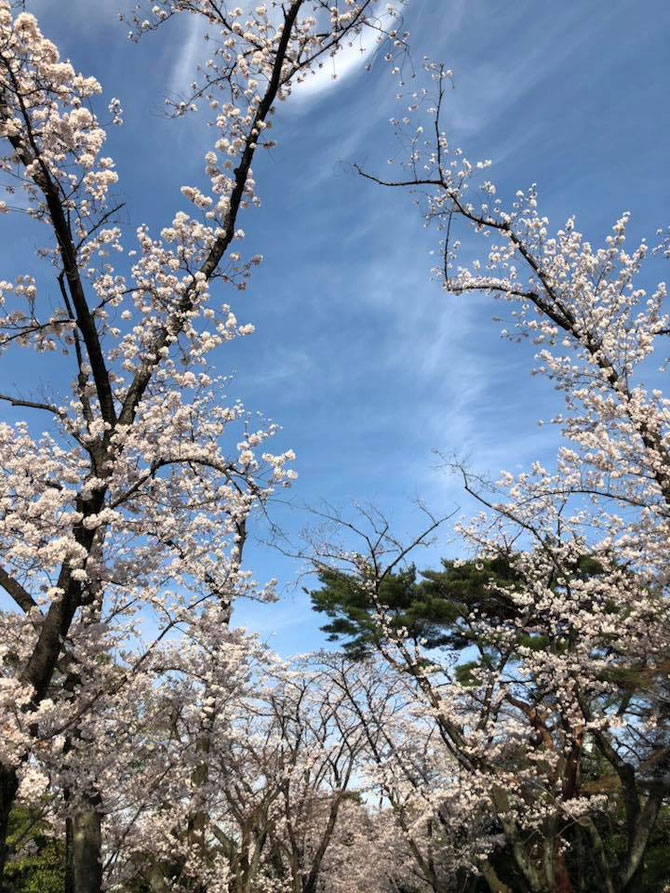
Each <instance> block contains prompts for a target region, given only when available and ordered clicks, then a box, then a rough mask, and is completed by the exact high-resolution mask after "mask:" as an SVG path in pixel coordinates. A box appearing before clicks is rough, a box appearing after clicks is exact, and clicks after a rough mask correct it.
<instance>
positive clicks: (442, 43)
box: [0, 0, 670, 653]
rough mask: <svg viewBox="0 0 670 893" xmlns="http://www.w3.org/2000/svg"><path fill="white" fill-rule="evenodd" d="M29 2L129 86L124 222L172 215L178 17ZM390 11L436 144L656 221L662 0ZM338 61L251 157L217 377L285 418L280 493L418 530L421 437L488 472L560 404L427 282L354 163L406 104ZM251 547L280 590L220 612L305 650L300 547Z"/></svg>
mask: <svg viewBox="0 0 670 893" xmlns="http://www.w3.org/2000/svg"><path fill="white" fill-rule="evenodd" d="M27 8H28V9H30V10H31V11H34V12H35V13H36V14H37V15H38V16H39V18H40V22H41V24H42V27H43V30H44V31H45V33H46V34H48V35H49V36H51V37H52V38H53V39H54V40H55V41H56V42H57V43H58V44H59V46H60V47H61V50H62V53H63V55H64V56H67V57H70V58H71V59H72V61H73V62H74V64H75V66H76V67H77V68H78V69H79V70H81V71H83V72H84V73H86V74H94V75H95V76H96V77H98V79H99V80H100V81H101V82H102V84H103V88H104V91H105V96H106V97H107V98H111V97H112V96H117V97H119V98H120V99H121V101H122V104H123V106H124V108H125V125H124V127H123V128H121V129H120V130H118V131H116V132H115V133H114V134H113V135H112V137H111V139H110V143H109V151H110V154H112V155H113V156H114V157H115V159H116V161H117V166H118V170H119V174H120V183H119V191H120V192H121V194H122V196H123V198H125V199H126V200H127V203H128V205H127V217H128V223H129V224H130V225H131V227H133V228H134V227H135V226H136V225H138V224H139V223H142V222H146V223H148V224H150V225H151V226H152V227H153V228H158V227H160V226H162V225H165V223H166V222H167V221H168V220H169V219H170V218H171V216H172V214H173V213H174V211H175V209H176V208H178V207H181V206H182V199H181V196H180V194H179V186H180V185H182V184H184V183H189V184H191V183H196V182H198V180H199V178H200V176H201V168H202V154H203V153H204V151H206V148H207V147H208V141H209V140H210V139H211V137H212V134H211V131H209V132H208V131H207V129H206V128H204V127H203V126H202V123H199V122H198V121H197V119H194V118H187V119H185V120H181V121H167V120H165V119H164V118H162V117H160V111H161V108H162V99H163V97H164V96H165V95H166V93H167V92H168V91H170V90H178V89H179V87H180V86H181V85H182V84H183V83H184V80H185V79H186V80H188V77H187V76H186V74H185V73H186V72H187V71H188V70H189V68H190V66H191V65H192V64H193V63H194V61H195V60H196V59H197V57H198V53H199V49H198V48H199V43H198V41H197V37H198V34H197V32H196V30H195V29H194V27H193V25H192V24H191V23H190V21H189V19H184V21H183V22H175V23H170V25H173V24H174V27H169V28H166V29H165V32H164V33H163V34H162V35H160V34H159V35H149V36H148V37H147V38H145V39H144V40H143V41H142V42H141V43H140V45H139V46H136V45H134V44H131V43H130V42H129V41H127V39H126V38H125V34H126V30H127V29H126V28H125V26H123V25H120V24H119V23H118V21H117V20H116V14H117V12H118V9H119V2H118V0H95V2H91V0H59V2H58V3H55V2H53V0H28V3H27ZM405 25H406V27H407V29H408V30H409V31H410V34H411V40H410V42H411V45H412V52H413V56H414V58H415V60H416V63H417V65H418V67H420V60H421V58H422V57H423V56H424V55H425V56H429V57H431V58H433V59H436V60H443V61H444V62H445V63H446V64H447V66H448V67H449V68H451V69H452V70H453V71H454V83H455V89H454V90H453V91H451V92H450V94H449V97H448V102H447V117H446V122H447V126H448V129H449V131H450V134H451V140H452V144H456V145H462V146H463V147H464V149H465V150H466V153H467V154H468V155H469V157H471V158H474V159H477V158H491V159H492V160H493V162H494V167H493V172H492V177H491V178H492V179H493V180H494V181H495V182H496V183H497V184H498V186H499V187H500V190H499V191H500V192H501V193H502V195H510V194H513V192H514V191H515V190H516V189H517V188H524V187H526V186H527V185H529V184H530V183H532V182H537V183H538V186H539V190H540V204H541V207H542V209H543V210H544V213H546V214H547V215H548V216H549V217H550V218H551V220H552V222H553V223H554V224H555V225H556V226H558V225H560V224H561V223H562V222H563V221H564V220H565V218H566V217H567V216H568V215H570V214H573V213H574V214H576V215H577V221H578V228H580V229H582V231H584V232H586V233H587V234H588V236H589V238H591V239H592V240H593V241H598V240H600V239H601V238H602V237H603V235H604V234H605V232H606V230H607V229H608V228H609V226H610V225H611V223H612V222H613V220H614V219H615V218H616V217H617V216H619V214H620V212H621V211H622V210H629V211H631V212H632V214H633V224H632V228H631V231H632V234H634V235H635V236H642V235H648V236H653V234H654V232H655V231H656V229H657V228H658V227H659V226H663V225H665V224H666V223H667V222H668V219H667V208H668V206H669V201H668V200H669V199H670V187H669V185H668V177H667V157H668V148H669V139H668V138H669V136H670V111H669V108H670V106H669V104H668V95H669V93H670V90H669V87H670V65H669V64H668V53H667V41H668V35H669V34H670V4H668V3H667V0H607V2H604V0H581V2H579V3H571V4H566V3H561V2H556V0H543V2H538V0H535V2H532V0H516V2H514V3H510V2H502V0H411V2H409V3H408V4H407V7H406V12H405ZM336 69H337V70H338V73H339V74H340V75H341V76H340V77H339V78H338V80H336V81H332V80H331V79H330V78H328V77H326V78H324V79H322V80H321V81H320V82H319V84H318V85H316V86H314V87H312V89H311V90H309V91H305V92H304V93H303V94H301V95H299V96H297V97H295V100H296V101H295V102H290V103H287V104H282V105H280V106H279V108H278V115H277V127H276V138H277V139H278V141H279V143H278V146H277V148H276V149H274V150H273V151H272V153H271V154H267V155H265V156H264V157H263V158H262V159H261V160H259V161H258V162H257V163H256V165H255V174H256V180H257V183H258V186H259V194H260V196H261V198H262V201H263V206H262V208H261V209H260V210H258V211H252V212H249V213H248V214H247V215H246V216H245V219H244V221H243V222H242V226H243V227H244V229H245V231H246V233H247V240H246V245H245V249H246V250H248V251H249V252H250V253H254V252H255V251H258V252H260V253H262V254H263V256H264V263H263V265H262V266H261V267H260V268H259V269H258V271H257V272H255V274H254V277H253V280H252V282H251V284H250V287H249V290H248V292H247V293H246V294H244V295H239V296H235V295H233V296H232V298H231V302H232V303H233V304H234V309H235V311H236V313H237V316H238V318H240V319H241V320H243V321H251V322H253V323H254V325H255V326H256V334H255V335H254V336H253V337H252V338H248V339H242V340H241V341H239V343H233V344H231V345H228V346H226V348H225V350H222V351H221V352H220V354H219V355H218V356H217V365H218V368H219V371H220V372H221V373H223V374H228V373H233V374H234V381H233V383H232V384H231V387H230V391H231V393H232V394H234V395H235V396H240V397H241V398H242V399H243V401H244V402H245V404H246V405H247V406H248V408H249V409H251V410H259V411H262V412H263V413H264V414H265V415H266V416H268V417H270V418H272V419H273V420H275V421H277V422H278V423H280V424H281V425H282V426H283V430H282V432H281V434H280V436H279V438H278V441H279V442H278V446H281V448H288V447H292V448H293V449H294V450H295V451H296V453H297V457H298V459H297V464H296V468H297V471H298V473H299V475H300V477H299V480H298V482H297V483H296V485H295V487H294V488H293V489H292V490H291V491H289V492H288V494H287V493H282V494H281V495H282V498H283V497H285V496H286V497H287V498H290V499H291V500H293V501H294V502H295V503H296V504H309V505H315V506H316V505H319V503H320V502H321V501H322V500H327V501H330V502H332V503H334V504H336V505H339V506H343V507H346V505H347V504H348V503H349V502H350V501H351V500H353V499H356V500H358V501H360V502H369V503H372V504H374V505H376V506H378V507H379V508H380V509H381V510H382V511H384V512H385V513H386V514H387V515H388V516H389V517H390V518H391V519H392V520H393V522H394V524H395V525H396V527H397V529H398V530H399V531H400V532H401V533H403V532H406V533H407V534H408V535H411V534H412V533H414V532H415V531H416V528H417V526H418V525H419V524H420V523H421V519H420V517H419V515H418V512H417V511H416V509H415V507H414V505H413V501H414V500H415V499H416V498H421V499H423V500H424V501H425V502H426V503H427V504H428V505H429V506H430V507H431V508H432V509H433V510H434V511H435V512H437V513H438V514H441V513H447V512H448V511H450V510H452V509H454V508H455V507H456V506H461V507H462V508H463V510H467V508H468V505H467V502H466V500H464V498H463V495H462V493H461V492H460V490H459V486H458V483H457V482H456V481H453V480H450V479H449V478H447V477H446V476H445V474H444V472H443V471H442V470H440V469H439V468H438V467H437V466H438V465H439V461H438V459H437V458H436V456H435V455H434V453H433V450H435V449H437V450H440V451H443V452H445V453H450V452H454V451H455V452H457V453H458V454H459V455H461V456H463V457H466V458H467V459H468V460H469V462H470V463H471V465H472V466H473V467H474V468H476V469H479V470H481V471H485V472H490V473H493V474H495V473H497V472H498V471H499V470H500V469H501V468H509V469H511V470H514V469H515V468H519V467H521V466H523V465H527V464H528V463H530V462H531V461H532V460H533V459H535V458H540V459H544V460H545V461H546V460H548V459H549V458H550V457H551V455H552V454H553V452H554V451H555V447H556V442H557V441H556V433H555V432H553V431H552V430H551V429H550V428H546V427H545V428H538V426H537V424H536V422H537V419H538V418H547V417H549V416H550V415H551V411H552V407H553V406H556V405H557V402H556V398H555V395H554V394H553V392H552V391H551V388H550V386H549V385H548V384H547V383H546V382H543V381H541V380H538V379H533V378H531V377H530V375H529V369H530V366H531V363H532V351H531V349H530V348H529V347H528V346H524V345H514V344H509V343H507V342H505V341H502V340H500V338H499V337H498V327H497V326H496V325H495V324H494V323H492V322H491V320H490V317H491V316H492V315H493V314H494V313H495V312H498V308H494V307H493V306H492V305H491V303H490V302H489V301H488V300H487V299H485V298H478V297H468V298H456V297H452V296H448V295H445V294H444V293H443V292H442V291H441V289H440V287H439V285H438V284H437V283H436V282H433V281H431V280H430V276H429V270H430V267H431V257H430V254H429V252H430V250H431V249H432V248H433V245H434V242H435V234H434V233H431V232H430V231H425V230H424V229H423V227H422V222H421V220H420V217H419V214H418V211H417V210H416V209H415V208H414V207H413V205H412V203H411V197H410V196H409V195H408V194H406V193H401V192H399V191H395V190H383V189H381V188H378V187H375V186H374V185H372V184H369V183H366V182H364V181H362V180H361V179H360V178H358V177H357V176H356V175H355V174H354V173H352V172H351V170H350V168H349V167H348V166H347V164H348V163H350V162H353V161H356V162H359V163H362V164H363V165H364V166H366V167H367V168H369V169H371V170H378V171H382V172H383V173H386V170H385V164H386V159H387V158H388V157H389V156H390V155H392V154H393V153H394V151H395V148H394V142H393V134H392V131H391V128H390V127H389V124H388V119H389V117H391V116H392V115H394V114H396V113H397V112H398V104H397V102H396V100H395V92H396V90H395V89H394V85H393V83H392V81H391V79H390V77H389V75H388V71H387V68H386V66H385V65H383V64H380V65H376V66H374V67H373V70H372V71H371V72H369V73H366V72H364V71H363V70H362V68H361V66H359V65H354V64H351V60H349V59H344V60H342V61H341V63H339V64H337V63H336ZM0 223H2V221H0ZM4 226H5V227H7V223H4ZM6 232H7V230H6V229H5V233H6ZM3 238H6V236H3ZM34 244H35V238H34V235H33V234H32V232H31V231H30V230H29V228H21V227H19V228H17V229H15V230H13V238H12V241H11V243H10V242H9V241H4V242H3V243H2V244H0V255H1V256H0V260H1V261H2V264H3V268H2V274H1V278H12V277H13V276H14V275H15V274H16V273H18V272H26V271H29V270H30V269H31V265H32V264H33V261H32V251H33V248H34ZM26 360H27V357H26V359H25V360H24V363H26ZM40 362H41V361H40ZM0 369H1V370H2V374H3V377H4V380H5V383H6V384H7V385H11V384H12V383H13V382H14V381H16V380H17V377H18V376H20V378H18V381H20V383H21V389H22V391H23V392H24V393H25V392H26V390H27V382H31V386H32V387H34V388H35V389H38V388H39V387H40V386H41V385H42V384H43V382H44V381H45V380H48V379H49V378H52V379H53V375H54V374H56V375H57V374H58V373H55V372H54V371H53V370H52V369H51V367H50V363H49V362H48V361H45V363H44V364H41V365H40V366H39V367H38V368H36V367H34V366H33V365H31V366H28V365H27V363H26V365H25V366H24V365H23V364H21V365H20V366H17V365H16V361H15V360H14V361H12V366H11V368H10V367H8V364H7V362H6V361H5V363H4V364H3V366H1V367H0ZM273 516H274V518H275V520H276V521H277V522H278V523H279V524H280V525H281V526H282V527H283V528H284V529H285V530H286V531H287V533H288V534H290V535H292V536H294V535H295V534H296V533H297V532H298V531H299V530H300V529H301V528H303V527H305V526H307V525H308V524H309V523H310V519H309V517H308V516H306V515H305V514H304V513H302V512H301V511H299V510H295V509H294V510H290V509H289V508H288V507H287V506H284V505H277V506H275V507H274V509H273ZM258 536H259V538H262V537H263V531H262V529H261V528H259V529H258ZM447 540H448V532H447V531H445V533H444V534H442V539H441V541H440V542H438V543H437V544H436V545H435V547H434V548H433V549H432V550H431V553H430V557H428V556H427V558H426V562H427V563H428V562H429V561H432V562H434V561H435V560H436V557H437V556H438V555H439V554H443V553H445V552H447V551H448V552H450V553H452V554H453V551H454V549H455V548H456V547H455V546H454V544H453V543H448V542H447ZM249 560H250V562H251V564H252V566H253V568H254V570H255V571H256V573H257V575H258V577H259V578H266V577H268V576H278V577H279V579H280V583H281V588H282V592H283V597H282V599H281V601H280V602H279V603H278V604H276V605H273V606H261V605H253V604H244V605H241V606H240V607H239V608H238V609H237V611H236V615H235V618H236V620H237V621H238V622H240V623H244V624H246V625H248V627H249V628H250V629H255V630H257V631H259V632H260V633H261V634H262V635H263V636H264V637H267V638H268V639H269V641H271V642H272V644H273V646H274V647H275V648H277V649H278V650H280V651H281V652H283V653H291V652H294V651H305V650H307V649H310V648H312V647H314V646H316V645H317V644H318V643H319V642H320V637H319V634H318V631H317V627H318V618H316V617H315V616H314V615H312V614H311V613H310V611H309V607H308V604H307V601H306V598H305V597H304V596H303V595H301V594H300V592H299V590H297V591H296V588H295V586H292V585H291V584H292V581H293V580H294V578H295V575H296V572H297V566H296V565H295V563H292V562H290V561H287V560H286V559H283V558H281V556H279V555H278V554H277V553H276V552H273V551H272V550H269V549H268V548H267V547H265V546H263V545H262V544H261V543H252V545H251V549H250V552H249ZM419 561H420V559H419Z"/></svg>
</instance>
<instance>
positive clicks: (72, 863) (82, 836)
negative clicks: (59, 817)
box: [65, 804, 102, 893]
mask: <svg viewBox="0 0 670 893" xmlns="http://www.w3.org/2000/svg"><path fill="white" fill-rule="evenodd" d="M68 826H69V827H68V833H67V842H68V845H69V846H68V854H67V858H66V863H67V868H68V871H67V874H68V877H67V878H66V886H65V889H66V893H70V891H71V893H100V891H101V890H102V816H101V814H100V813H99V812H98V811H97V810H96V809H95V807H94V805H93V804H90V808H88V809H82V810H80V811H78V812H76V813H75V814H74V815H73V816H72V817H71V818H70V819H68Z"/></svg>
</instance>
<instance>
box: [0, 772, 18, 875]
mask: <svg viewBox="0 0 670 893" xmlns="http://www.w3.org/2000/svg"><path fill="white" fill-rule="evenodd" d="M18 786H19V782H18V779H17V777H16V772H15V771H14V770H13V769H10V768H8V767H5V766H0V890H4V889H5V887H4V884H3V881H2V879H3V876H4V872H5V862H6V861H7V856H8V850H7V825H8V823H9V813H10V812H11V809H12V803H13V802H14V797H15V796H16V791H17V788H18Z"/></svg>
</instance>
